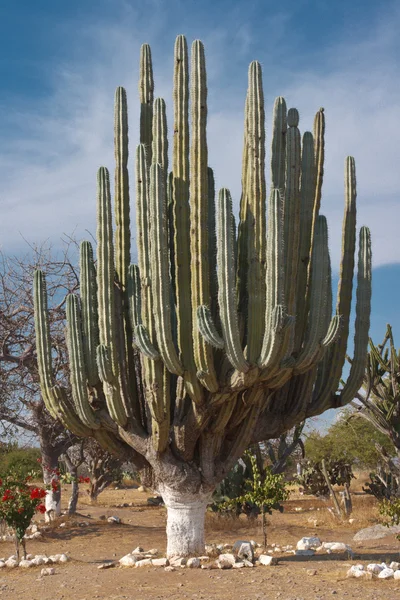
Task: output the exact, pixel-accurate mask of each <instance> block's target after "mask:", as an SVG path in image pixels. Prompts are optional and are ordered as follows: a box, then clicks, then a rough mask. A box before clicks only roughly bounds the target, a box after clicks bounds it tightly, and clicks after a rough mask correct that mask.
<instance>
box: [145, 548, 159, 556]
mask: <svg viewBox="0 0 400 600" xmlns="http://www.w3.org/2000/svg"><path fill="white" fill-rule="evenodd" d="M146 554H149V555H150V556H157V554H158V550H157V548H152V549H151V550H147V552H146Z"/></svg>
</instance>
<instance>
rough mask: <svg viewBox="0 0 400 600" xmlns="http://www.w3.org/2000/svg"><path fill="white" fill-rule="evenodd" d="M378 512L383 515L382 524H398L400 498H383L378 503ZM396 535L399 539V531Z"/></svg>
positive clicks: (388, 525)
mask: <svg viewBox="0 0 400 600" xmlns="http://www.w3.org/2000/svg"><path fill="white" fill-rule="evenodd" d="M379 514H380V515H381V516H382V517H383V519H382V521H383V524H384V525H386V526H387V527H391V526H392V525H400V498H394V499H392V500H383V501H382V502H381V503H380V505H379ZM396 537H397V539H398V540H399V541H400V533H399V535H397V536H396Z"/></svg>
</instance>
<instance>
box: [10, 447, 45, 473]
mask: <svg viewBox="0 0 400 600" xmlns="http://www.w3.org/2000/svg"><path fill="white" fill-rule="evenodd" d="M40 456H41V455H40V450H39V448H18V446H16V445H15V444H10V445H6V446H3V447H2V448H1V450H0V473H1V474H2V475H3V476H5V475H7V474H9V473H19V474H20V475H21V476H22V477H27V476H28V475H30V476H32V477H41V474H42V470H41V468H40V465H39V463H38V459H40Z"/></svg>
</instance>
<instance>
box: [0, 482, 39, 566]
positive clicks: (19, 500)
mask: <svg viewBox="0 0 400 600" xmlns="http://www.w3.org/2000/svg"><path fill="white" fill-rule="evenodd" d="M29 481H30V478H29V477H28V478H26V477H24V476H22V475H21V474H19V473H11V474H10V473H8V474H7V475H6V476H5V477H3V478H1V477H0V520H2V521H4V522H5V523H6V524H7V525H8V526H9V527H10V528H11V529H12V530H13V531H14V535H15V547H16V555H17V559H18V560H19V556H20V546H22V548H23V556H24V558H25V557H26V545H25V540H24V535H25V532H26V530H27V529H28V527H29V525H30V522H31V520H32V517H33V515H34V514H35V512H36V511H39V512H41V513H44V512H46V507H45V506H44V504H42V500H43V498H45V496H46V490H44V489H43V488H40V487H33V486H30V485H29Z"/></svg>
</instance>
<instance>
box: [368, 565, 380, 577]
mask: <svg viewBox="0 0 400 600" xmlns="http://www.w3.org/2000/svg"><path fill="white" fill-rule="evenodd" d="M367 571H369V572H370V573H373V574H374V575H378V574H379V573H380V572H381V571H383V567H382V565H378V564H377V563H370V564H369V565H367Z"/></svg>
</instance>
